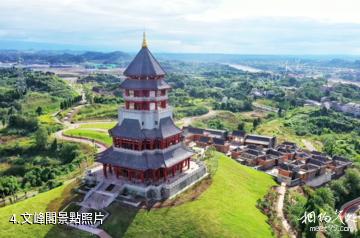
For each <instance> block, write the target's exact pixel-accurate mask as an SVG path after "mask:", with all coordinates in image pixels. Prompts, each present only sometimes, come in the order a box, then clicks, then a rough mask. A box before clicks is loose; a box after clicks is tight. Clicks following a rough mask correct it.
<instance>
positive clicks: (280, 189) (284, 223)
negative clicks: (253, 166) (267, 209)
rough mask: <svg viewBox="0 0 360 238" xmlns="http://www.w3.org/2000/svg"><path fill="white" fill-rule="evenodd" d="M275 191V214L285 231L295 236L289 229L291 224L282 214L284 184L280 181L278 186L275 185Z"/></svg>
mask: <svg viewBox="0 0 360 238" xmlns="http://www.w3.org/2000/svg"><path fill="white" fill-rule="evenodd" d="M277 192H278V193H279V197H278V200H277V203H276V213H277V216H278V217H279V218H280V219H281V224H282V226H283V228H284V229H285V231H286V232H287V235H289V236H290V237H291V238H296V236H295V235H294V233H293V231H292V230H291V226H290V225H289V223H288V222H287V220H286V218H285V216H284V211H283V209H284V198H285V192H286V185H285V183H281V186H280V187H277Z"/></svg>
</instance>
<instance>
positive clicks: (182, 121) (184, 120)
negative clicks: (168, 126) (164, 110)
mask: <svg viewBox="0 0 360 238" xmlns="http://www.w3.org/2000/svg"><path fill="white" fill-rule="evenodd" d="M217 113H219V111H214V110H212V109H210V110H209V112H208V113H206V114H203V115H200V116H193V117H184V118H181V119H180V120H178V121H176V123H178V124H180V125H182V126H190V125H191V123H192V122H193V121H194V120H198V119H206V118H209V117H212V116H216V114H217Z"/></svg>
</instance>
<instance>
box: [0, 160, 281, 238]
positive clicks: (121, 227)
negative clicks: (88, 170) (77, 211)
mask: <svg viewBox="0 0 360 238" xmlns="http://www.w3.org/2000/svg"><path fill="white" fill-rule="evenodd" d="M215 156H216V158H217V159H218V160H219V167H218V170H217V172H216V174H215V176H214V177H213V182H212V184H211V186H210V187H209V188H208V189H207V190H206V191H205V192H204V193H203V194H202V195H201V196H200V197H199V198H198V199H197V200H195V201H192V202H187V203H185V204H183V205H179V206H176V207H168V208H161V209H152V210H151V211H149V212H147V211H137V210H135V209H129V208H124V207H122V206H120V205H119V204H113V205H112V206H110V207H109V208H108V210H109V211H110V212H111V214H112V216H111V217H110V218H108V220H106V222H105V224H104V225H103V227H102V228H103V229H104V230H106V231H107V232H108V233H109V234H110V235H112V236H113V237H123V236H124V237H272V236H273V235H272V234H271V228H270V226H269V225H268V224H267V223H266V220H267V217H266V216H265V215H264V214H262V213H261V212H260V211H259V210H258V209H257V208H256V201H257V200H258V199H260V198H262V197H263V196H264V195H265V194H266V193H267V191H268V190H269V188H270V187H271V186H274V185H275V182H274V181H273V180H272V179H271V177H270V176H268V175H266V174H264V173H262V172H258V171H256V170H254V169H251V168H248V167H245V166H242V165H239V164H237V163H236V162H234V161H233V160H231V159H229V158H227V157H226V156H224V155H223V154H220V153H215ZM70 190H71V189H70V187H69V186H68V187H66V186H61V187H59V188H56V189H53V190H51V191H49V192H45V193H42V194H40V195H38V196H36V197H34V198H31V199H28V200H26V201H23V202H19V203H17V204H14V205H11V206H8V207H5V208H1V209H0V214H1V218H0V228H1V231H2V235H1V237H10V236H12V237H13V236H14V235H16V237H30V236H31V237H32V236H36V237H90V236H91V234H87V233H84V232H81V231H76V230H68V229H63V228H60V227H58V226H56V227H54V226H40V225H13V224H11V223H9V221H8V220H9V218H10V216H11V215H12V214H17V215H18V216H20V214H22V213H24V212H26V211H27V212H29V213H33V212H44V211H46V210H49V211H56V210H58V209H59V208H60V207H62V206H63V205H64V204H65V201H68V200H69V199H70V198H72V199H74V198H73V197H71V191H70Z"/></svg>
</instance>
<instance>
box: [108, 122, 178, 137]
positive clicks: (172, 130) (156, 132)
mask: <svg viewBox="0 0 360 238" xmlns="http://www.w3.org/2000/svg"><path fill="white" fill-rule="evenodd" d="M109 133H110V135H111V136H116V137H122V138H129V139H136V140H144V139H156V138H161V139H163V138H167V137H170V136H173V135H176V134H179V133H181V130H180V129H179V128H178V127H177V126H176V125H175V124H174V121H173V120H172V119H171V117H165V118H162V119H160V122H159V128H154V129H141V126H140V122H139V120H137V119H128V118H127V119H124V120H123V121H122V123H121V124H116V126H115V127H114V128H112V129H110V130H109Z"/></svg>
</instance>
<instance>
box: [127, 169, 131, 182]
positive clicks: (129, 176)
mask: <svg viewBox="0 0 360 238" xmlns="http://www.w3.org/2000/svg"><path fill="white" fill-rule="evenodd" d="M127 173H128V179H129V180H130V181H131V174H130V173H131V171H130V169H128V170H127Z"/></svg>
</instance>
